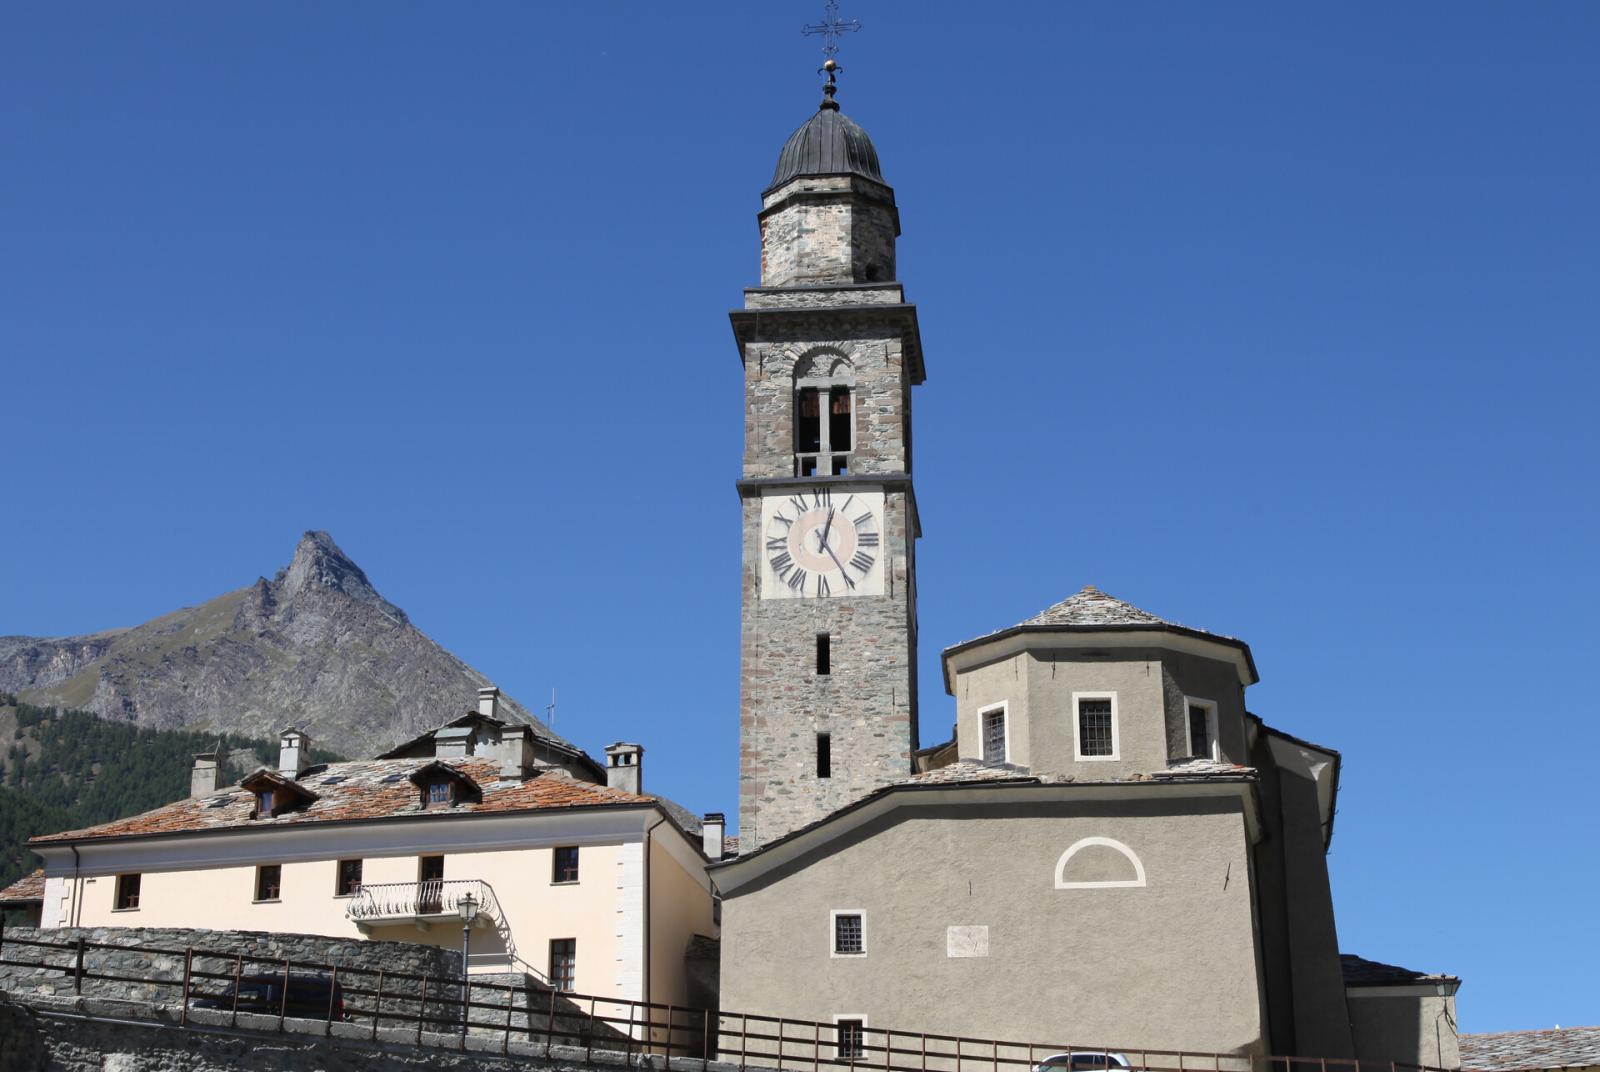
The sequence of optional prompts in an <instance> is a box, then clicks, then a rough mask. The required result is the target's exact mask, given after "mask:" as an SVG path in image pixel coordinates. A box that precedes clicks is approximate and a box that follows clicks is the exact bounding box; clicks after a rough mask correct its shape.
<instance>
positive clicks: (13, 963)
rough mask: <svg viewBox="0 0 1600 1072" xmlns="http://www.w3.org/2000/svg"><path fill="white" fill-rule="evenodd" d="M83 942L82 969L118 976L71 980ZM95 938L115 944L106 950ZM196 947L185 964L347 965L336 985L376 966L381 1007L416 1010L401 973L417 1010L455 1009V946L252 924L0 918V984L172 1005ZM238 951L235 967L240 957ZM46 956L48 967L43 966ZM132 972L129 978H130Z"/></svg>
mask: <svg viewBox="0 0 1600 1072" xmlns="http://www.w3.org/2000/svg"><path fill="white" fill-rule="evenodd" d="M79 939H83V940H84V941H85V943H86V944H85V949H84V956H83V965H84V971H85V973H86V975H87V974H98V975H115V976H123V977H125V978H124V979H122V980H108V979H91V978H85V979H84V980H82V983H81V987H80V986H79V985H78V984H77V983H76V981H75V978H74V972H73V971H71V970H67V971H60V970H54V969H60V968H67V969H72V968H73V967H74V966H75V965H76V961H77V958H76V950H75V946H76V943H77V942H78V940H79ZM19 940H22V941H43V942H49V943H51V946H52V947H51V948H41V947H37V946H26V945H22V944H20V941H19ZM95 945H110V946H115V947H116V948H113V949H99V948H94V947H93V946H95ZM190 948H193V949H194V950H195V951H196V954H197V955H196V957H195V959H194V964H193V970H194V971H195V972H214V973H217V974H219V975H227V976H230V977H231V976H232V975H233V974H235V973H236V972H242V974H244V975H251V974H256V975H260V974H273V973H276V972H277V971H281V970H282V961H283V960H284V959H285V958H288V959H289V960H290V961H292V962H295V967H293V968H291V972H292V973H302V974H304V973H308V972H311V973H314V972H315V969H311V968H307V967H301V966H300V965H301V964H310V965H326V966H328V967H330V968H331V967H335V966H336V967H338V968H339V969H340V970H341V971H349V972H350V973H351V974H349V975H346V976H345V977H344V980H343V983H342V985H343V986H344V987H345V988H347V989H348V988H356V989H362V990H374V991H375V990H376V989H377V978H376V975H375V974H367V973H376V972H379V971H382V972H384V973H385V980H384V986H383V994H384V998H383V1003H382V1006H381V1011H382V1012H384V1013H386V1014H394V1015H400V1016H405V1015H409V1016H415V1015H416V1012H417V1002H418V1000H419V999H420V998H421V996H422V993H421V992H422V987H423V984H422V982H420V981H417V980H414V979H407V978H402V977H403V976H420V977H423V978H424V979H427V980H428V987H429V994H430V995H432V996H433V997H436V998H438V999H439V1000H438V1001H437V1002H436V1001H434V1000H433V999H432V998H430V1000H429V1001H428V1005H427V1010H426V1014H427V1015H428V1016H430V1017H437V1018H439V1019H440V1020H453V1019H455V1018H456V1017H458V1016H459V1011H458V1009H459V1006H453V1005H451V1002H452V1001H459V999H460V985H459V980H460V978H461V954H460V953H459V952H457V951H455V950H448V949H439V948H437V947H434V946H426V945H411V944H408V943H404V942H364V941H360V940H357V939H350V938H328V937H323V936H320V935H311V934H267V933H264V932H261V931H209V930H182V929H176V928H158V927H61V928H51V929H49V930H38V929H35V928H32V927H8V928H6V930H5V933H4V936H3V941H0V990H5V991H9V992H10V993H12V994H13V995H38V996H43V997H50V996H58V995H72V994H77V993H80V992H81V993H82V994H83V995H86V996H98V997H109V998H117V999H122V1000H128V1001H138V1002H149V1003H155V1004H179V1003H181V1002H182V1000H183V976H184V963H185V951H186V950H188V949H190ZM240 957H242V958H243V962H242V967H241V962H240V960H239V958H240ZM45 965H50V966H51V967H46V966H45ZM131 980H137V981H131ZM227 986H228V983H227V982H226V981H224V980H222V979H205V978H203V977H201V978H200V979H198V980H196V981H195V982H194V985H193V986H192V987H191V991H190V996H191V998H192V997H195V996H207V995H213V994H219V993H221V992H222V991H223V990H224V989H225V988H226V987H227ZM375 1001H376V997H375V996H374V997H365V996H361V997H358V996H356V995H347V998H346V1005H347V1008H348V1011H350V1012H352V1013H353V1012H355V1011H356V1010H358V1009H362V1008H365V1009H370V1008H372V1007H373V1004H374V1003H375Z"/></svg>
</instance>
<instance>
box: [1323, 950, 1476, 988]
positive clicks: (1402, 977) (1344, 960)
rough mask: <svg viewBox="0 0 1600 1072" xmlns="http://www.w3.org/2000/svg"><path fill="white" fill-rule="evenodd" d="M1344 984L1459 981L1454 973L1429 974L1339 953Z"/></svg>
mask: <svg viewBox="0 0 1600 1072" xmlns="http://www.w3.org/2000/svg"><path fill="white" fill-rule="evenodd" d="M1339 966H1340V967H1342V968H1343V969H1344V985H1345V986H1411V985H1414V984H1418V983H1459V982H1460V981H1461V980H1460V979H1458V978H1456V977H1455V976H1454V975H1429V974H1428V973H1427V972H1419V971H1412V970H1411V969H1410V968H1402V967H1399V966H1398V965H1395V964H1384V963H1382V962H1381V961H1376V960H1367V959H1366V958H1365V957H1358V956H1355V955H1354V954H1352V953H1340V954H1339Z"/></svg>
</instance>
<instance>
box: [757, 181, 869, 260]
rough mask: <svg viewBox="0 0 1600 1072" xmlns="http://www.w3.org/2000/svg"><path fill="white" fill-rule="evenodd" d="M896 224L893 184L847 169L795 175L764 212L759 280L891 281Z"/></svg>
mask: <svg viewBox="0 0 1600 1072" xmlns="http://www.w3.org/2000/svg"><path fill="white" fill-rule="evenodd" d="M898 230H899V228H898V216H897V215H896V212H895V205H894V193H893V191H891V190H890V189H889V187H887V186H883V185H881V184H879V183H875V182H872V181H870V180H867V179H862V178H858V177H855V176H842V175H828V176H814V177H804V178H798V179H795V180H794V181H793V182H791V183H789V184H788V185H786V186H784V187H783V188H782V189H781V190H779V191H777V192H775V193H772V194H769V195H768V196H767V198H766V200H765V207H764V208H763V209H762V212H761V284H762V286H767V287H783V286H794V285H805V284H817V283H878V282H885V281H887V280H891V279H893V278H894V277H895V236H896V234H897V233H898Z"/></svg>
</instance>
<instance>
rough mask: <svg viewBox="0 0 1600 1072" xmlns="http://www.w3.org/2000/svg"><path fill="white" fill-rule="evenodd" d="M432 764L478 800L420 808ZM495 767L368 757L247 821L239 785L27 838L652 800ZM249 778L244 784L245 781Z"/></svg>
mask: <svg viewBox="0 0 1600 1072" xmlns="http://www.w3.org/2000/svg"><path fill="white" fill-rule="evenodd" d="M434 763H447V764H449V765H450V766H451V767H453V768H455V769H456V770H458V771H460V772H461V773H462V774H465V775H466V776H467V777H469V778H471V779H472V780H473V781H474V782H476V783H477V784H478V787H479V788H480V789H481V790H482V793H483V799H482V801H481V802H479V801H470V802H463V803H459V804H457V805H456V806H454V807H451V808H432V809H426V810H425V809H424V808H423V807H422V801H421V794H420V793H419V792H418V791H417V787H416V786H415V785H413V784H412V783H411V782H410V781H408V780H407V779H408V776H409V775H411V774H413V773H414V772H416V771H418V770H420V769H421V768H423V767H426V766H429V765H431V764H434ZM499 769H500V768H499V764H498V763H497V762H496V761H494V760H492V759H484V758H480V757H475V756H468V757H466V758H464V759H446V760H436V759H434V758H432V757H431V756H430V757H426V758H416V759H368V760H360V761H357V762H352V763H330V764H327V765H326V766H323V767H314V768H312V769H311V770H309V771H307V772H306V773H305V774H303V775H301V776H300V779H299V780H300V783H301V784H302V785H304V786H305V787H306V788H307V789H309V790H311V791H312V792H313V793H316V794H317V799H316V800H315V801H313V802H312V803H311V804H309V805H307V806H306V807H304V808H300V809H297V810H294V811H290V812H287V813H285V814H282V815H277V816H274V817H273V818H270V819H252V818H251V817H250V816H251V813H252V811H253V809H254V807H255V801H254V799H253V797H252V795H251V794H250V793H249V792H247V791H246V790H244V789H241V788H240V787H239V786H233V787H231V788H229V789H224V790H221V791H220V792H217V793H213V794H208V795H206V796H203V797H199V798H190V799H186V800H180V801H177V802H175V803H172V804H168V805H166V806H165V807H161V808H157V809H155V810H154V811H147V812H145V813H144V814H143V815H135V816H132V817H130V818H127V819H118V820H116V821H115V822H109V823H102V824H100V825H99V826H91V827H88V828H87V829H84V830H68V831H64V832H62V833H59V834H47V835H45V836H43V837H36V838H33V839H32V840H31V841H30V842H29V844H31V845H38V844H49V843H50V842H54V841H77V840H80V839H86V838H115V837H131V836H136V835H150V834H186V833H193V832H197V831H202V830H224V829H230V828H235V829H252V830H265V829H275V828H277V827H282V826H299V825H303V824H306V823H321V822H338V821H349V820H353V819H396V818H408V817H409V818H415V819H419V820H426V819H430V818H434V817H436V816H440V815H462V814H468V815H472V814H478V813H501V812H521V811H544V810H547V809H551V808H578V807H595V806H600V805H608V804H609V805H618V804H656V803H657V801H656V798H654V797H650V796H640V795H636V794H633V793H626V792H623V791H622V790H620V789H612V788H610V787H608V786H604V785H595V784H593V783H590V782H580V781H578V780H576V779H574V778H571V777H568V776H567V775H566V774H564V773H554V772H550V771H545V772H542V773H540V774H537V775H535V776H534V777H532V778H529V779H528V780H526V781H501V780H500V774H499ZM245 780H246V781H248V780H249V779H248V778H247V779H245Z"/></svg>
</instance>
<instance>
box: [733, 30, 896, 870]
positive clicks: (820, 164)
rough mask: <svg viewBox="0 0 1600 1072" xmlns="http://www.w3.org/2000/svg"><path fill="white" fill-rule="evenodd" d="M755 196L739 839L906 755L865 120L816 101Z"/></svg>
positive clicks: (890, 223) (748, 320)
mask: <svg viewBox="0 0 1600 1072" xmlns="http://www.w3.org/2000/svg"><path fill="white" fill-rule="evenodd" d="M826 69H827V70H828V72H829V74H828V85H827V86H826V87H825V90H824V92H825V96H824V98H823V101H822V105H821V107H820V108H818V110H817V113H816V114H815V115H813V116H812V117H811V118H810V119H808V120H807V121H806V122H805V124H804V125H802V126H801V127H800V129H799V130H797V131H795V132H794V134H793V135H791V136H790V138H789V140H788V142H787V143H786V144H785V145H784V147H783V151H782V152H781V153H780V154H779V156H778V167H777V170H776V172H775V173H774V175H773V178H772V183H771V185H769V186H768V187H767V189H766V190H765V191H764V192H763V193H762V206H761V213H760V215H759V217H758V218H759V221H760V225H761V285H760V286H759V287H752V288H750V289H748V290H746V291H745V304H744V308H743V309H739V310H735V311H734V312H733V313H732V314H731V318H732V320H733V330H734V335H735V337H736V339H737V341H738V344H739V355H740V359H741V360H742V361H743V363H744V380H745V410H744V473H743V479H741V480H740V481H739V483H738V488H739V497H740V500H741V504H742V515H743V526H744V553H743V571H742V584H743V618H742V632H741V638H740V671H741V677H740V710H739V737H740V760H739V839H740V842H739V844H740V850H741V851H742V852H749V851H751V850H752V849H754V848H758V847H760V846H761V845H763V844H766V843H768V842H771V841H773V840H775V839H777V838H780V837H782V836H783V835H784V834H787V833H789V832H790V831H792V830H795V829H796V828H798V827H801V826H804V825H806V824H807V823H810V822H812V821H814V820H816V819H820V818H821V817H822V816H824V815H826V814H828V813H829V812H831V811H834V810H836V809H838V808H840V807H843V806H844V805H846V804H849V803H851V802H852V801H854V800H857V799H859V798H861V797H862V796H865V795H866V794H868V793H870V792H871V791H872V790H874V789H877V788H878V787H880V786H883V785H886V784H888V783H890V782H892V781H896V780H898V779H901V778H904V777H905V776H906V775H908V774H909V773H911V769H912V753H913V752H914V751H915V750H916V748H917V676H916V667H917V659H916V655H917V589H916V540H917V537H918V536H919V535H920V534H921V532H920V525H919V523H918V519H917V504H916V496H915V494H914V492H913V490H912V482H911V388H912V387H913V386H914V385H916V384H919V383H921V382H922V380H923V368H922V346H921V340H920V337H919V335H918V331H917V312H916V307H915V306H912V305H908V304H906V302H905V296H904V293H903V291H902V288H901V286H900V284H899V283H898V282H896V276H895V239H896V237H898V235H899V234H900V216H899V212H898V210H897V209H896V208H895V202H894V191H893V189H891V188H890V187H889V185H888V184H887V183H885V182H884V181H883V174H882V172H881V171H880V170H879V166H878V153H877V150H876V149H874V148H873V146H872V142H871V140H869V139H868V137H867V134H866V131H864V130H862V129H861V127H859V126H857V125H856V124H855V123H854V122H852V121H851V120H850V119H848V118H846V117H845V116H844V115H843V114H841V113H840V111H839V106H838V104H837V103H835V102H834V99H833V98H834V94H835V91H836V84H835V78H834V74H835V71H836V70H837V68H836V66H835V65H834V64H833V62H832V61H831V60H830V61H829V63H828V64H827V68H826Z"/></svg>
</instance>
